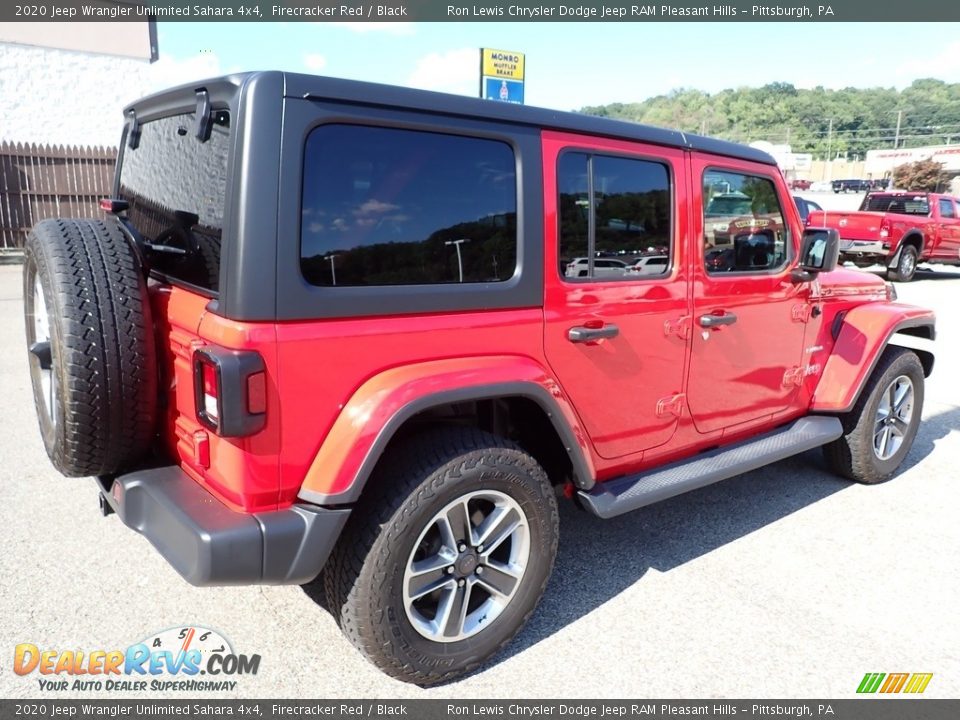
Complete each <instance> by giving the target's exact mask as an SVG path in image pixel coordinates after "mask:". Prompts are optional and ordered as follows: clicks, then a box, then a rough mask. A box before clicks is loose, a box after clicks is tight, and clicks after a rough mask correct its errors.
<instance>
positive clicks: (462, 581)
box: [457, 578, 467, 587]
mask: <svg viewBox="0 0 960 720" xmlns="http://www.w3.org/2000/svg"><path fill="white" fill-rule="evenodd" d="M466 582H467V581H466V580H464V579H463V578H460V579H459V580H457V587H463V586H464V584H465V583H466Z"/></svg>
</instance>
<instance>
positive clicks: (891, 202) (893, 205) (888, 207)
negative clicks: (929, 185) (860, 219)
mask: <svg viewBox="0 0 960 720" xmlns="http://www.w3.org/2000/svg"><path fill="white" fill-rule="evenodd" d="M860 209H861V210H869V211H872V212H889V213H898V214H900V215H922V216H926V215H929V214H930V203H929V201H928V200H927V196H926V195H867V197H866V198H864V200H863V205H861V206H860Z"/></svg>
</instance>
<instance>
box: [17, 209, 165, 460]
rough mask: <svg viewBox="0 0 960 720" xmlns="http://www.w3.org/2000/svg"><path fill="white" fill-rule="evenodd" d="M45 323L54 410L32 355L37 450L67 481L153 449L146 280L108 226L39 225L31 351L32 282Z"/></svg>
mask: <svg viewBox="0 0 960 720" xmlns="http://www.w3.org/2000/svg"><path fill="white" fill-rule="evenodd" d="M37 278H39V287H40V288H41V289H42V293H43V301H44V304H45V306H46V312H47V316H48V321H49V335H50V356H51V364H50V371H51V373H52V376H53V382H54V383H55V386H56V388H57V393H56V396H55V397H54V399H53V402H52V403H50V404H52V407H51V408H49V410H48V408H47V401H45V400H44V396H43V394H42V390H41V384H40V383H41V381H40V377H41V372H40V361H39V360H38V358H37V357H36V356H35V355H34V354H33V353H29V361H30V371H31V372H30V374H31V381H32V384H33V394H34V403H35V405H36V407H37V415H38V417H39V420H40V432H41V435H42V436H43V444H44V447H45V448H46V451H47V454H48V455H49V456H50V460H51V461H52V462H53V464H54V466H55V467H56V468H57V469H58V470H59V471H60V472H61V473H63V474H64V475H67V476H71V477H83V476H88V475H109V474H113V473H117V472H120V471H122V470H124V469H126V468H128V467H130V466H132V465H133V464H134V463H135V462H136V461H137V460H138V459H140V458H141V457H142V456H143V455H144V454H146V453H147V451H148V450H149V449H150V447H151V444H152V441H153V437H154V434H155V429H156V419H157V356H156V348H155V339H154V335H153V323H152V318H151V313H150V303H149V299H148V296H147V285H146V280H145V278H144V276H143V274H142V272H141V270H140V264H139V261H138V259H137V256H136V253H135V251H134V249H133V247H132V246H131V244H130V243H129V242H128V241H127V239H126V238H125V237H124V235H123V233H122V231H121V230H120V229H119V228H118V227H117V225H116V223H115V222H114V221H99V220H63V219H56V220H44V221H42V222H40V223H38V224H37V226H36V227H35V228H34V229H33V231H32V232H31V233H30V235H29V237H28V238H27V242H26V246H25V248H24V269H23V287H24V315H25V321H26V331H27V345H28V347H29V346H30V345H32V344H33V342H34V341H35V340H36V338H35V337H34V336H35V334H36V333H35V328H34V305H35V289H36V287H37V285H36V282H37Z"/></svg>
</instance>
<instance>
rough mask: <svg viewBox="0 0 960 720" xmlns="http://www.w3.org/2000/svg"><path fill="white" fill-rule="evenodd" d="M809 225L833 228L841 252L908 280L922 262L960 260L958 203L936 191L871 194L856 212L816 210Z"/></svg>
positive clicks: (849, 258) (844, 257)
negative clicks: (877, 265)
mask: <svg viewBox="0 0 960 720" xmlns="http://www.w3.org/2000/svg"><path fill="white" fill-rule="evenodd" d="M807 224H808V225H811V226H818V227H830V228H835V229H836V230H837V232H838V233H839V234H840V257H841V259H842V260H844V261H849V262H853V263H854V264H855V265H858V266H860V267H869V266H871V265H876V264H878V263H879V264H882V265H884V266H885V267H886V268H887V276H888V277H889V278H890V279H891V280H899V281H900V282H909V281H910V280H912V279H913V277H914V274H915V273H916V270H917V264H918V263H921V262H935V263H940V264H943V265H954V266H956V265H960V206H958V203H957V200H956V198H953V197H951V196H949V195H939V194H937V193H910V192H902V191H894V192H879V193H870V194H868V195H867V196H866V197H864V199H863V201H862V202H861V203H860V209H859V210H858V211H856V212H838V211H835V210H831V211H829V212H815V213H812V214H811V215H810V219H809V220H808V222H807Z"/></svg>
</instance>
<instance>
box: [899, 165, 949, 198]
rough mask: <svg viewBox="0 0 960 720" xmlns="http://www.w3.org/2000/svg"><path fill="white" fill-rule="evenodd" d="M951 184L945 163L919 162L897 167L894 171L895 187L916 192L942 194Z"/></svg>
mask: <svg viewBox="0 0 960 720" xmlns="http://www.w3.org/2000/svg"><path fill="white" fill-rule="evenodd" d="M949 182H950V176H949V175H948V174H947V173H946V172H944V169H943V163H938V162H935V161H933V160H919V161H917V162H912V163H904V164H903V165H897V167H895V168H894V169H893V186H894V187H895V188H900V189H902V190H911V191H916V192H940V191H941V190H943V189H944V188H945V187H946V186H947V184H948V183H949Z"/></svg>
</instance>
